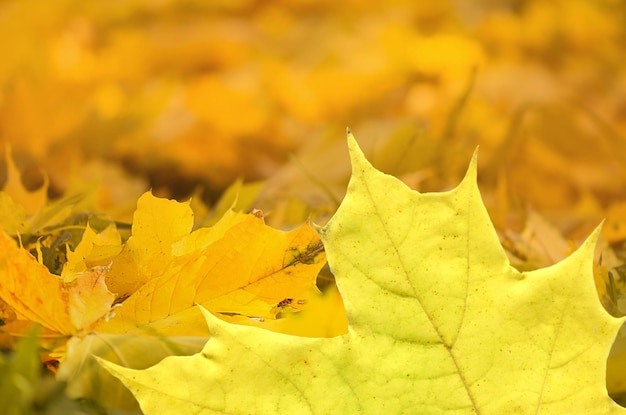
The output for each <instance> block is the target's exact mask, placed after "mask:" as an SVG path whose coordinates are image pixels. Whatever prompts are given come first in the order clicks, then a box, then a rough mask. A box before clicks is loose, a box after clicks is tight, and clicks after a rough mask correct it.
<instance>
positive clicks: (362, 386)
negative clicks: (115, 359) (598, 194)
mask: <svg viewBox="0 0 626 415" xmlns="http://www.w3.org/2000/svg"><path fill="white" fill-rule="evenodd" d="M349 143H350V148H351V155H352V163H353V173H352V178H351V181H350V185H349V188H348V193H347V196H346V198H345V200H344V201H343V203H342V205H341V207H340V208H339V210H338V212H337V214H336V215H335V216H334V217H333V218H332V219H331V221H330V222H329V223H328V225H326V226H325V227H323V228H321V229H320V233H321V235H322V237H323V240H324V244H325V247H326V250H327V253H328V257H329V263H330V265H331V267H332V269H333V272H334V273H335V274H336V277H337V284H338V286H339V289H340V290H341V292H342V294H343V298H344V302H345V305H346V311H347V314H348V319H349V322H350V329H349V332H348V334H346V335H344V336H339V337H334V338H330V339H307V338H301V337H293V336H285V335H280V334H276V333H271V332H267V331H262V330H258V329H256V328H250V327H243V326H237V325H230V324H227V323H224V322H222V321H220V320H218V319H216V318H215V317H213V316H212V315H211V313H209V312H207V311H205V316H206V318H207V321H208V323H209V326H210V330H211V332H212V336H213V337H212V338H211V340H209V342H208V343H207V345H206V346H205V348H204V349H203V351H202V353H200V354H197V355H195V356H192V357H182V358H180V357H179V358H168V359H165V360H164V361H163V362H161V363H159V364H158V365H157V366H155V367H152V368H150V369H147V370H143V371H136V370H128V369H124V368H121V367H118V366H115V365H112V364H110V363H107V362H103V364H104V365H105V367H106V368H107V369H108V370H109V371H111V372H112V373H113V374H115V375H116V376H118V377H119V378H120V379H122V381H123V382H124V383H125V384H126V386H127V387H128V388H129V389H130V390H131V391H132V392H133V393H134V394H135V396H136V397H137V399H138V400H139V401H140V403H141V406H142V409H143V410H144V412H145V413H146V414H148V415H149V414H157V413H162V412H163V411H164V410H165V411H167V410H168V409H169V410H172V411H174V410H175V411H178V412H188V413H197V414H217V413H231V414H239V413H241V414H244V413H249V412H250V410H251V408H254V410H255V411H256V413H259V414H262V413H268V414H274V413H277V412H280V413H287V412H289V413H307V414H325V413H364V414H368V413H371V414H380V413H419V414H441V413H446V414H450V413H454V414H482V415H487V414H494V415H496V414H497V415H503V414H546V415H548V414H555V415H556V414H559V415H560V414H564V413H588V414H602V415H605V414H623V413H626V410H624V409H623V408H620V407H619V406H618V405H617V404H615V403H614V402H613V401H612V400H611V399H610V398H609V397H608V395H607V392H606V388H605V361H606V357H607V355H608V351H609V348H610V345H611V343H612V341H613V339H614V338H615V335H616V333H617V330H618V328H619V326H620V324H621V323H622V322H623V319H615V318H613V317H611V316H609V315H608V314H607V313H606V312H605V310H604V309H603V308H602V306H601V305H600V303H599V302H598V298H597V295H596V293H595V290H594V285H593V271H592V253H593V247H594V243H595V240H596V238H597V235H598V231H596V232H595V233H594V234H593V235H592V236H591V237H590V238H589V239H588V240H587V241H586V242H585V243H584V244H583V246H582V247H581V248H579V250H578V251H576V252H575V253H573V254H572V255H571V256H570V257H568V258H566V259H565V260H563V261H562V262H560V263H558V264H556V265H554V266H552V267H550V268H546V269H541V270H537V271H532V272H518V271H516V270H515V269H514V268H512V267H511V266H510V264H509V262H508V260H507V257H506V255H505V253H504V251H503V249H502V247H501V246H500V244H499V242H498V238H497V236H496V233H495V231H494V229H493V226H492V224H491V222H490V220H489V216H488V215H487V212H486V210H485V208H484V206H483V204H482V201H481V198H480V194H479V192H478V189H477V186H476V161H475V160H474V161H473V162H472V164H471V166H470V169H469V171H468V173H467V175H466V177H465V179H464V180H463V181H462V183H461V184H460V185H459V186H458V187H457V188H455V189H453V190H452V191H450V192H447V193H434V194H420V193H417V192H412V191H410V190H409V189H407V188H406V186H405V185H403V184H402V183H401V182H400V181H398V180H397V179H395V178H393V177H391V176H387V175H384V174H382V173H380V172H379V171H377V170H375V169H374V168H373V167H372V166H371V165H370V164H369V163H368V162H367V161H366V160H365V158H364V156H363V154H362V153H361V152H360V150H359V149H358V147H357V145H356V142H355V141H354V139H353V138H352V137H350V138H349Z"/></svg>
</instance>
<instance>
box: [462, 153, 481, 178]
mask: <svg viewBox="0 0 626 415" xmlns="http://www.w3.org/2000/svg"><path fill="white" fill-rule="evenodd" d="M478 149H479V146H476V149H475V150H474V153H473V154H472V158H471V160H470V163H469V166H467V171H466V172H465V177H464V178H463V180H462V182H468V181H471V182H472V183H476V182H477V180H478Z"/></svg>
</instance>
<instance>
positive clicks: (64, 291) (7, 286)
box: [0, 231, 114, 335]
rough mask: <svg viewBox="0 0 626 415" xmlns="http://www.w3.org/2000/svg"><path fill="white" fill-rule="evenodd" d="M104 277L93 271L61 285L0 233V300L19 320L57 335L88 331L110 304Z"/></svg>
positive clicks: (45, 269) (111, 301)
mask: <svg viewBox="0 0 626 415" xmlns="http://www.w3.org/2000/svg"><path fill="white" fill-rule="evenodd" d="M104 274H105V270H101V269H98V268H94V269H90V270H85V271H84V272H81V273H80V274H78V275H75V276H74V278H72V280H71V281H67V282H65V281H63V279H62V278H61V277H60V276H58V275H53V274H51V273H50V271H48V269H47V268H46V267H45V266H43V265H42V264H40V263H39V262H38V261H37V260H36V259H35V258H34V257H33V256H32V255H31V254H30V253H28V252H27V251H26V250H24V249H22V248H20V247H18V246H17V244H16V242H15V241H14V240H13V239H11V238H10V237H9V236H8V235H7V234H6V233H5V232H4V231H0V276H1V279H2V284H0V298H2V300H4V301H5V302H6V303H7V304H9V305H10V306H11V307H12V308H13V310H14V311H15V313H16V315H17V318H18V319H19V320H27V321H31V322H35V323H39V324H41V325H42V326H44V327H45V328H47V329H49V330H52V331H54V332H56V333H58V334H59V335H73V334H76V333H77V332H78V331H79V330H83V329H87V328H89V326H90V325H91V324H93V323H94V322H96V321H97V320H98V319H100V318H101V317H103V316H104V315H105V314H106V313H107V312H108V311H109V309H110V307H111V304H112V303H113V299H114V296H113V295H112V294H111V293H110V292H109V291H108V290H107V288H106V285H105V283H104Z"/></svg>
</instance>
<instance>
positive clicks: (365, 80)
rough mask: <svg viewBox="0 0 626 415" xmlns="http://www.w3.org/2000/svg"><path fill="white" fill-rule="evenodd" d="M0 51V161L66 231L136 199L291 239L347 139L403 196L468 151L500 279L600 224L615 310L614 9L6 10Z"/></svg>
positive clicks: (428, 185)
mask: <svg viewBox="0 0 626 415" xmlns="http://www.w3.org/2000/svg"><path fill="white" fill-rule="evenodd" d="M0 51H1V52H2V55H1V57H0V144H2V145H1V148H0V151H1V152H4V153H7V155H8V153H9V152H10V153H11V154H12V160H14V161H15V164H16V165H17V169H18V170H19V171H21V172H22V177H21V179H22V181H23V183H24V184H25V186H26V187H27V188H29V189H32V190H34V189H38V188H41V186H42V184H43V185H44V187H43V188H46V186H48V187H47V193H48V196H49V197H50V198H52V199H55V198H60V197H62V196H64V197H65V199H62V200H66V201H67V200H69V201H70V202H71V201H72V200H74V201H75V202H71V203H70V202H64V203H66V205H67V204H72V203H74V204H76V203H77V202H76V201H77V200H78V199H80V200H81V202H80V208H77V207H76V206H74V210H73V214H76V215H78V214H79V213H80V212H86V211H89V212H91V211H93V212H105V213H106V214H108V215H110V216H111V217H112V218H113V220H115V221H116V222H117V223H118V224H119V223H121V222H126V223H128V222H130V221H131V218H132V212H133V210H134V208H135V204H136V201H137V198H138V197H139V196H140V195H141V194H142V193H143V192H144V191H145V190H146V189H148V188H152V189H153V190H154V193H155V194H156V195H159V196H165V197H173V198H177V199H179V200H183V199H186V198H189V197H190V196H192V195H193V196H194V200H193V201H192V206H193V207H194V211H195V212H196V216H197V217H196V225H197V226H207V225H210V224H212V223H213V222H214V221H215V220H216V219H217V218H219V217H220V212H223V211H224V210H225V209H227V208H228V207H229V206H230V205H231V203H233V202H234V201H235V199H236V195H237V194H238V195H239V196H238V201H237V206H238V208H240V209H242V210H250V209H252V208H259V209H263V210H264V211H265V212H266V214H267V215H266V220H267V222H268V223H270V224H271V225H273V226H275V227H278V228H282V229H288V228H291V227H293V226H295V225H297V224H300V223H302V222H304V221H305V220H307V219H308V218H312V219H314V220H315V221H317V222H318V223H323V221H324V220H325V219H326V218H328V217H329V215H330V214H332V212H333V211H334V209H336V207H337V205H338V204H339V201H340V200H341V198H342V197H343V193H344V192H345V186H346V183H347V181H348V178H349V172H350V167H349V163H348V158H347V149H346V146H345V128H346V126H350V127H351V129H352V131H353V132H354V133H355V135H356V137H357V140H359V142H360V143H361V145H362V147H363V149H364V151H365V152H366V155H367V156H368V158H369V159H370V160H372V162H373V163H374V164H375V165H376V167H378V168H380V169H382V170H383V171H385V172H388V173H390V174H394V175H396V176H398V177H400V178H401V179H402V180H404V181H405V182H406V183H407V184H408V185H410V186H412V187H414V188H417V189H419V190H420V191H440V190H445V189H448V188H450V187H451V186H454V185H455V184H456V183H458V180H459V178H460V177H462V175H463V173H464V171H465V169H466V167H467V161H468V160H469V158H470V156H471V153H472V152H473V151H474V149H475V148H476V146H478V145H479V146H480V157H479V163H480V166H479V167H480V174H479V180H480V181H481V183H480V186H481V191H482V192H483V198H484V199H485V202H486V204H487V207H488V209H489V211H490V214H491V217H492V219H493V221H494V224H495V226H496V228H497V230H498V232H499V234H500V236H501V239H502V241H503V244H504V246H505V247H506V248H507V250H508V253H509V254H510V256H511V259H512V261H513V263H514V264H515V265H516V266H518V267H519V268H520V269H532V268H537V267H540V266H546V265H549V264H552V263H554V262H556V261H558V260H559V259H561V258H563V257H564V256H566V255H568V254H569V253H570V252H571V250H572V249H573V247H574V246H575V245H576V243H578V242H579V241H580V240H581V239H582V238H584V237H585V236H586V235H587V234H588V233H589V232H590V230H591V229H592V228H593V227H595V226H596V225H597V224H598V223H599V222H600V221H601V220H602V219H603V218H605V217H606V218H607V219H606V223H605V226H604V229H603V237H604V239H603V242H602V243H601V244H600V248H599V253H598V267H597V281H596V282H597V285H598V289H599V293H600V297H601V299H602V301H603V304H604V305H605V306H606V307H607V309H608V310H609V311H611V312H612V313H613V314H624V312H625V311H626V308H624V309H623V307H622V306H621V305H622V303H623V300H622V293H623V292H624V272H623V264H624V258H625V257H626V254H624V251H625V250H624V246H623V243H624V240H626V191H625V189H626V163H624V161H625V157H626V140H625V135H626V65H625V62H626V56H625V55H624V51H626V5H625V4H624V2H622V1H619V0H555V1H551V2H545V1H541V0H501V1H496V0H485V1H481V2H475V1H470V0H442V1H410V0H391V1H387V2H371V1H356V0H347V1H342V2H338V1H328V0H290V1H285V0H278V1H274V2H266V1H258V0H232V1H200V0H125V1H122V0H107V1H100V0H96V1H89V2H85V1H78V0H57V1H55V2H46V1H42V0H4V1H2V2H0ZM6 160H10V158H5V157H2V163H3V164H4V165H5V167H4V168H1V169H0V183H4V182H6V181H7V177H8V176H10V174H9V171H10V170H11V169H12V168H13V167H11V163H12V162H11V161H6ZM85 189H89V192H88V193H89V197H82V196H81V198H75V199H72V197H73V196H72V195H77V194H84V193H80V192H85V191H86V190H85ZM5 190H6V184H5ZM84 199H88V201H87V202H85V200H84ZM37 203H39V205H37V206H38V207H41V206H40V204H41V203H43V202H37ZM64 206H65V205H64ZM35 210H36V209H35ZM27 213H28V214H29V215H31V214H33V213H34V212H27ZM48 224H49V223H48ZM47 232H48V234H50V235H53V234H54V232H51V231H50V230H48V231H47ZM37 235H38V236H37V237H41V235H40V234H37ZM50 243H51V244H53V243H54V241H52V242H50ZM25 341H27V340H25ZM24 344H25V346H20V347H25V348H27V347H29V346H28V344H27V343H24ZM20 350H22V349H20ZM21 353H25V352H22V351H20V352H19V354H18V353H17V352H16V354H15V355H14V359H17V360H19V359H21V357H20V356H22V355H21ZM624 356H626V353H624ZM7 362H9V363H7ZM7 362H5V361H2V362H0V363H1V364H2V365H4V366H2V367H3V368H7V367H10V364H11V363H10V361H7ZM7 365H9V366H7ZM622 367H623V366H622ZM4 370H5V369H3V371H4ZM7 370H13V369H7ZM29 370H30V369H29ZM610 371H611V370H609V372H610ZM618 372H619V371H618ZM622 372H623V371H622ZM3 373H4V372H3ZM7 373H9V372H7ZM11 373H12V372H11ZM619 373H621V372H619ZM619 373H618V374H617V375H615V376H614V378H615V379H614V384H613V388H614V389H613V390H615V391H618V392H619V391H622V390H626V381H622V380H621V378H623V376H622V375H620V374H619ZM24 376H26V378H25V379H27V381H28V382H30V383H32V384H34V383H36V382H39V380H38V378H34V377H33V376H34V375H32V373H31V372H29V374H27V375H24ZM20 382H21V381H20ZM620 382H622V384H620ZM29 393H30V392H29ZM31 395H32V394H31ZM31 395H28V396H31ZM29 399H30V398H29Z"/></svg>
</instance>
